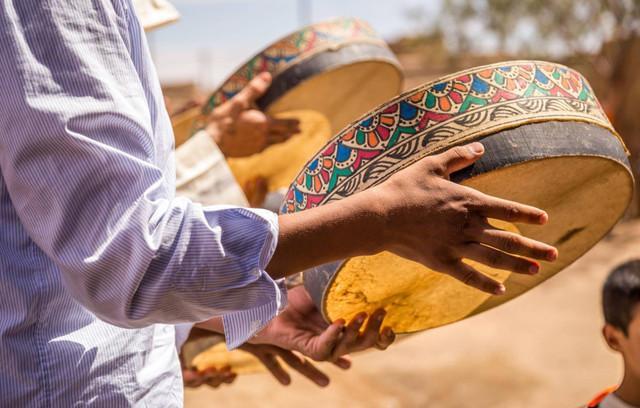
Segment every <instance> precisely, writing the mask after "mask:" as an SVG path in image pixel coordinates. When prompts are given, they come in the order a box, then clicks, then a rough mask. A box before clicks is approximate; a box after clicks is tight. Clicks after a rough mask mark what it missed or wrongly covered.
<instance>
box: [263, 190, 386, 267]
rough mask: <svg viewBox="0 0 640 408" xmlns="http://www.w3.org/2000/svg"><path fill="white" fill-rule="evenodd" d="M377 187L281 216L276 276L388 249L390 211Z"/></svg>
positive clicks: (274, 261)
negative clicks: (386, 230) (387, 211)
mask: <svg viewBox="0 0 640 408" xmlns="http://www.w3.org/2000/svg"><path fill="white" fill-rule="evenodd" d="M378 194H379V192H378V191H377V190H376V189H371V190H367V191H364V192H362V193H359V194H356V195H354V196H351V197H348V198H345V199H343V200H340V201H338V202H334V203H331V204H328V205H324V206H320V207H316V208H313V209H310V210H307V211H303V212H299V213H293V214H285V215H281V216H280V217H279V218H278V224H279V234H278V245H277V247H276V251H275V253H274V255H273V257H272V258H271V261H270V262H269V264H268V266H267V272H268V273H269V275H270V276H271V277H272V278H273V279H278V278H282V277H285V276H289V275H292V274H294V273H297V272H300V271H304V270H306V269H308V268H311V267H313V266H317V265H322V264H325V263H329V262H334V261H338V260H341V259H347V258H350V257H354V256H360V255H371V254H374V253H377V252H380V251H382V250H384V249H385V246H386V239H385V227H384V225H385V221H386V214H385V213H384V211H383V209H382V208H383V207H382V206H381V205H380V201H379V196H378Z"/></svg>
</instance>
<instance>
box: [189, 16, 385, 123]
mask: <svg viewBox="0 0 640 408" xmlns="http://www.w3.org/2000/svg"><path fill="white" fill-rule="evenodd" d="M346 42H349V43H354V42H374V43H379V44H383V45H385V46H386V43H385V42H384V41H383V40H382V38H380V36H379V35H378V34H377V33H376V32H375V31H374V30H373V28H371V26H370V25H369V24H367V23H365V22H364V21H361V20H357V19H353V18H340V19H335V20H330V21H326V22H322V23H317V24H314V25H311V26H308V27H305V28H303V29H302V30H300V31H298V32H296V33H294V34H291V35H289V36H287V37H284V38H282V39H281V40H279V41H277V42H276V43H275V44H273V45H271V46H269V47H267V48H266V49H265V50H264V51H262V52H261V53H259V54H258V55H256V56H255V57H253V58H252V59H251V60H249V62H247V63H246V64H244V65H243V66H242V67H241V68H240V69H238V70H237V71H236V72H234V73H233V74H232V75H231V76H230V77H229V78H228V79H227V80H226V81H225V82H224V83H223V84H222V86H221V87H220V88H219V89H218V90H217V91H215V92H214V93H213V94H212V95H211V96H210V97H209V99H208V101H207V103H206V104H205V106H204V108H203V110H202V114H201V116H200V117H199V118H197V119H196V121H195V122H194V125H193V128H192V134H194V133H195V132H197V131H198V130H200V129H202V128H203V127H204V125H205V122H204V121H205V120H206V117H207V115H209V114H210V113H211V112H212V111H213V109H215V108H216V107H218V106H220V105H221V104H223V103H224V102H226V101H227V100H229V99H231V98H232V97H233V96H234V95H236V94H237V93H238V92H240V90H242V88H244V87H245V86H246V85H247V83H249V81H251V80H252V79H253V78H255V77H256V75H258V74H259V73H261V72H264V71H268V72H270V73H271V74H272V75H273V76H276V75H278V74H279V73H280V72H282V71H283V70H284V69H286V68H287V67H289V66H290V65H291V64H293V63H296V62H298V61H300V60H302V59H304V58H308V57H309V56H311V55H313V54H314V53H316V52H319V51H322V50H325V49H328V48H334V47H338V46H340V45H341V44H343V43H346Z"/></svg>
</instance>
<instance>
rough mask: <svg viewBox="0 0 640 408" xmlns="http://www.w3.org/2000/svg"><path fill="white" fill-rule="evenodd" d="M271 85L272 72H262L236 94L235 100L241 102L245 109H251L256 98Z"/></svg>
mask: <svg viewBox="0 0 640 408" xmlns="http://www.w3.org/2000/svg"><path fill="white" fill-rule="evenodd" d="M270 85H271V74H270V73H268V72H261V73H260V74H258V76H256V77H255V78H253V79H252V80H251V81H250V82H249V83H248V84H247V85H246V86H245V87H244V88H242V90H241V91H240V92H238V94H237V95H236V96H234V97H233V99H232V100H233V101H234V102H236V103H239V104H240V105H241V106H242V107H243V108H244V109H249V108H250V107H251V105H252V104H253V102H255V101H256V99H258V98H260V97H261V96H262V95H264V93H265V92H267V89H269V86H270Z"/></svg>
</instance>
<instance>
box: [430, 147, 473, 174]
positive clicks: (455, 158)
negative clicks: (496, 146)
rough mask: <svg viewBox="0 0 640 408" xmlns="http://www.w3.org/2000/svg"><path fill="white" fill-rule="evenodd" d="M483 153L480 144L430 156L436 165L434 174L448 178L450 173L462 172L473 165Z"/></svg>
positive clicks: (455, 148)
mask: <svg viewBox="0 0 640 408" xmlns="http://www.w3.org/2000/svg"><path fill="white" fill-rule="evenodd" d="M483 152H484V147H483V146H482V144H480V143H477V142H476V143H471V144H470V145H465V146H458V147H454V148H452V149H449V150H447V151H446V152H444V153H441V154H439V155H436V156H432V157H433V159H434V164H435V165H436V173H437V174H439V175H441V176H444V177H448V176H449V175H450V174H451V173H453V172H456V171H458V170H462V169H464V168H465V167H469V166H470V165H472V164H473V163H475V162H476V161H477V160H478V159H479V158H480V157H481V156H482V153H483Z"/></svg>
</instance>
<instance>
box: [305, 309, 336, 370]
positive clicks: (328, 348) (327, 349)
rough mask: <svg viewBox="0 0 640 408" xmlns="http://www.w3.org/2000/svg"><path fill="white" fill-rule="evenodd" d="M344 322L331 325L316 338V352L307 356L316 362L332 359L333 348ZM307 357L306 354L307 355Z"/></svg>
mask: <svg viewBox="0 0 640 408" xmlns="http://www.w3.org/2000/svg"><path fill="white" fill-rule="evenodd" d="M344 325H345V321H344V320H342V319H339V320H336V321H335V322H333V323H331V325H330V326H329V327H327V329H326V330H324V331H323V332H322V334H321V335H320V336H319V337H318V344H319V347H318V351H317V352H316V353H313V355H309V357H311V358H312V359H314V360H316V361H326V360H329V359H331V358H332V355H333V351H334V348H335V347H336V344H338V341H339V339H340V335H341V334H342V331H343V329H344ZM307 355H308V354H307Z"/></svg>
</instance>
